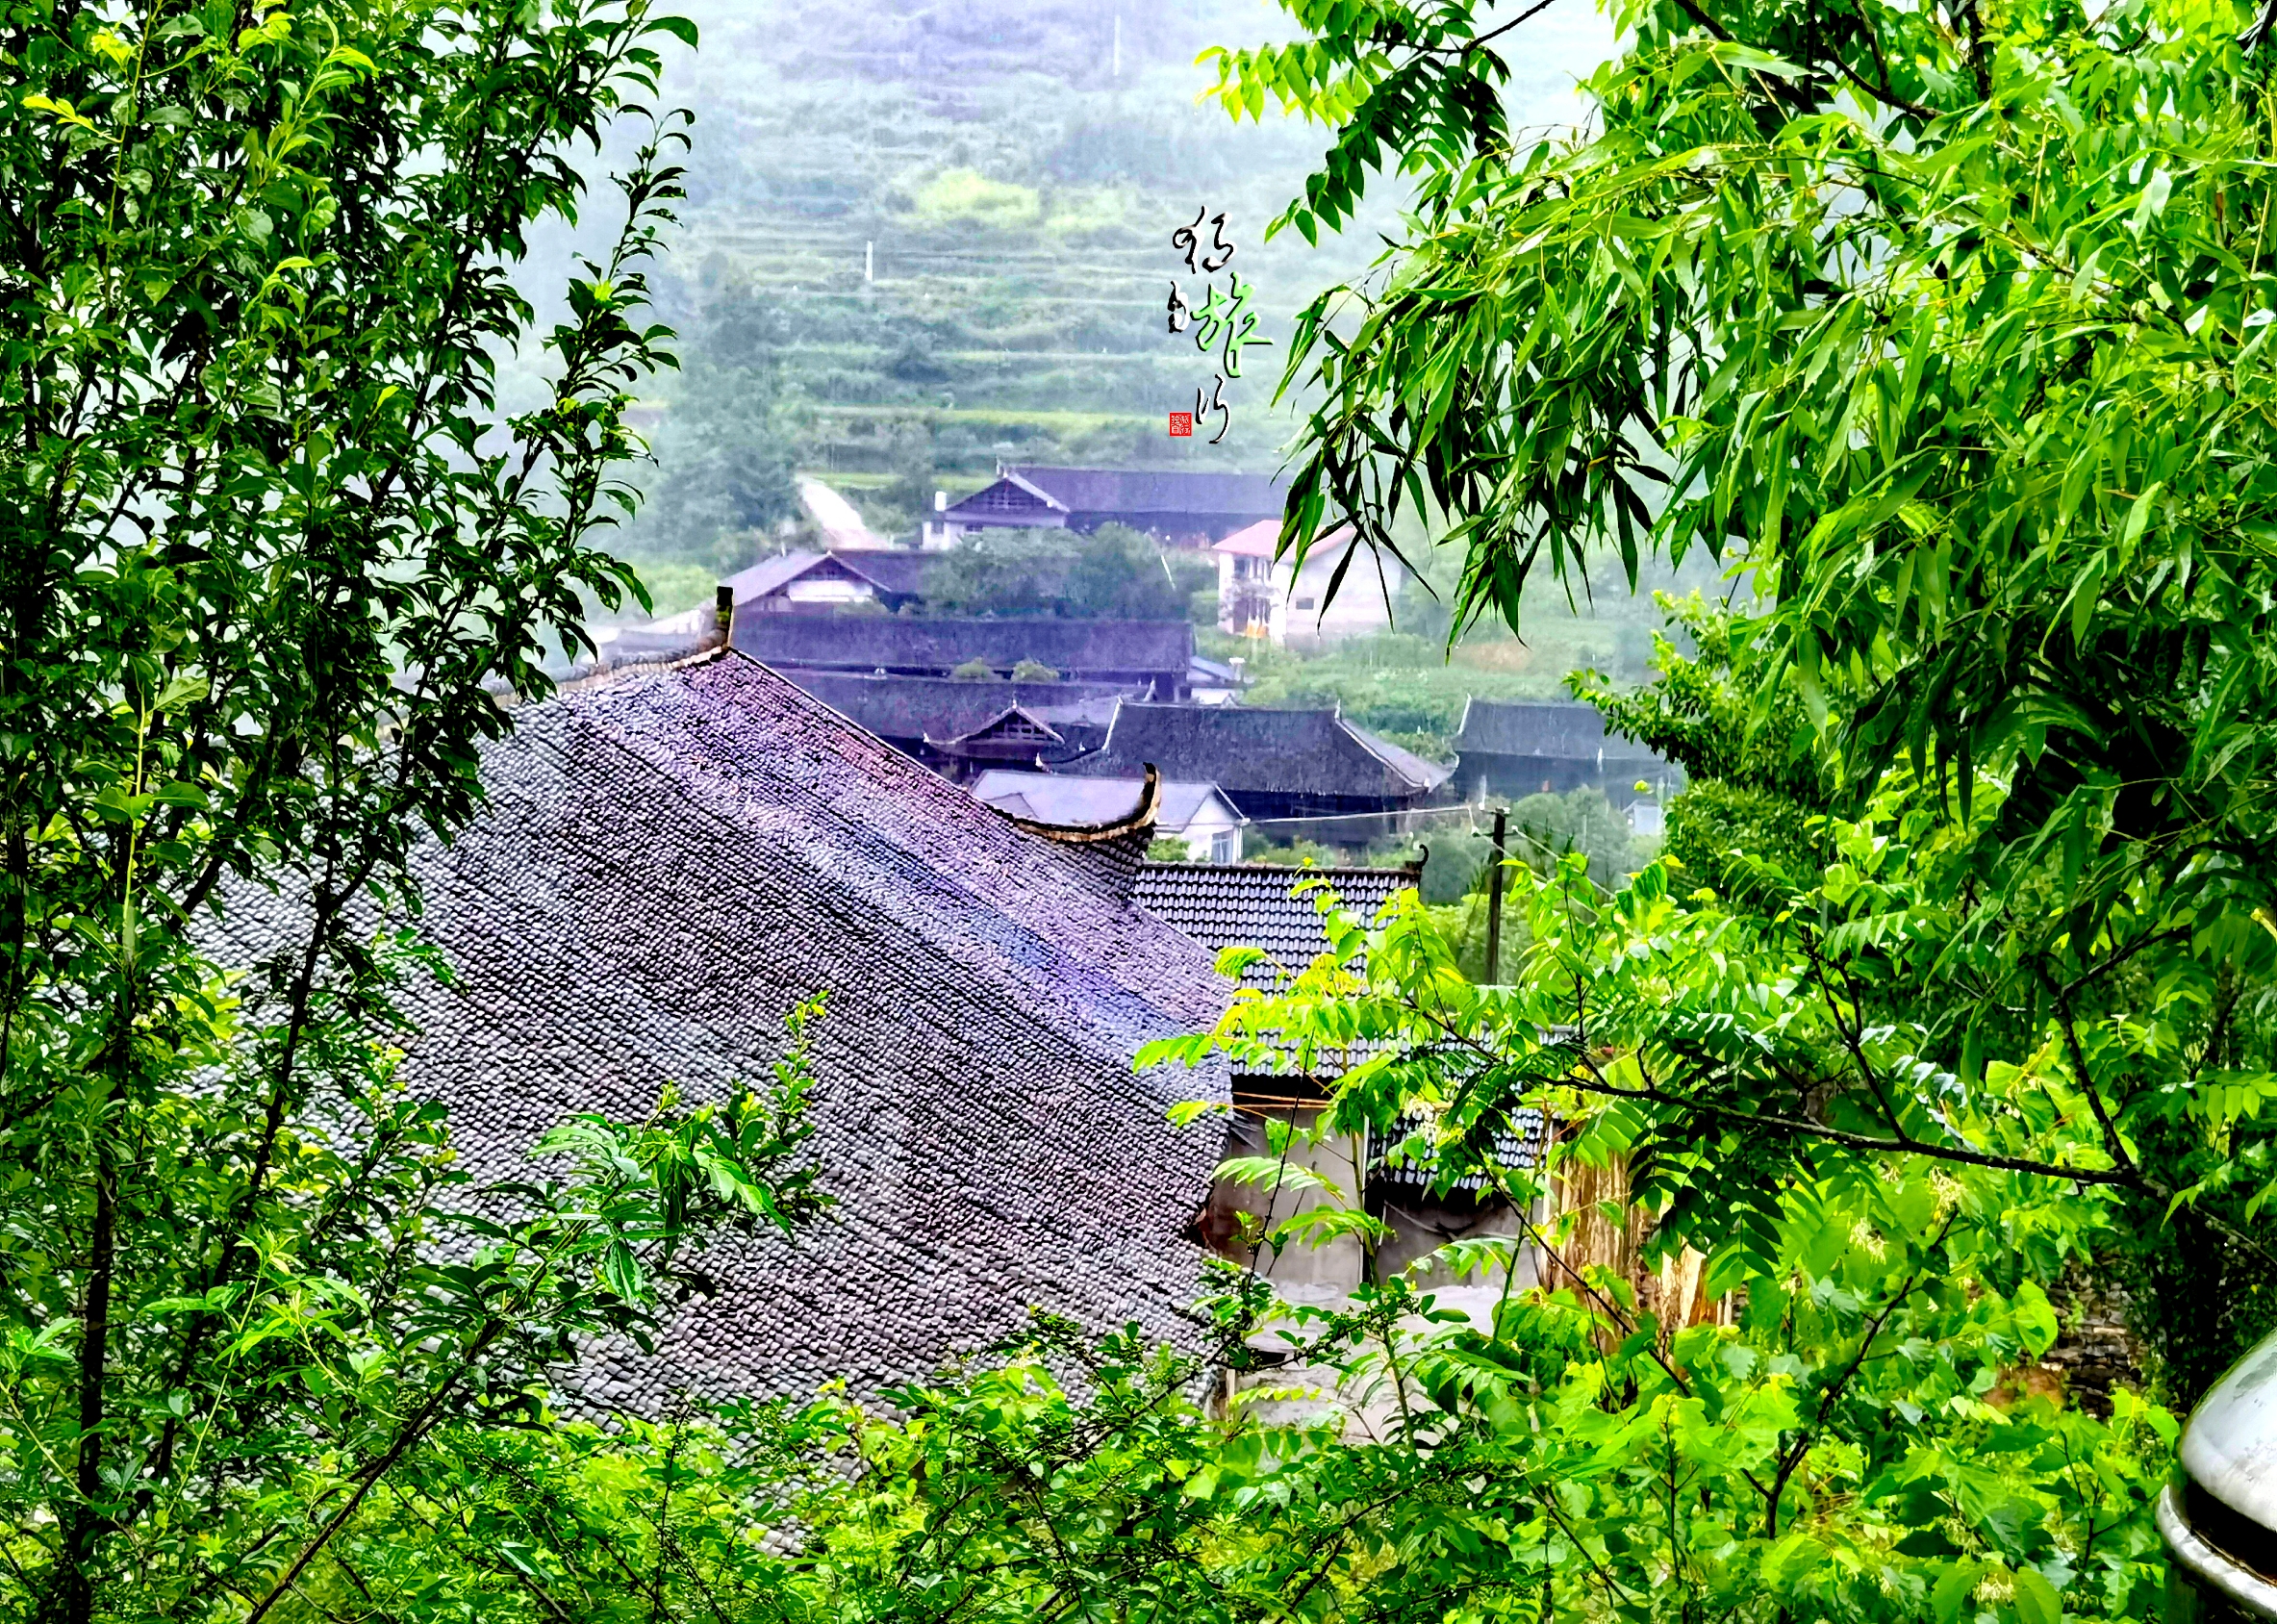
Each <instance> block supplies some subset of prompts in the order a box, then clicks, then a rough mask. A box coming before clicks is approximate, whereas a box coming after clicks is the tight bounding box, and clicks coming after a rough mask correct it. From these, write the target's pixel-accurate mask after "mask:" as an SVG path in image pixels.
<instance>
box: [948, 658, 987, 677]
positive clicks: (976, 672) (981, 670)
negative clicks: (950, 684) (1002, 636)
mask: <svg viewBox="0 0 2277 1624" xmlns="http://www.w3.org/2000/svg"><path fill="white" fill-rule="evenodd" d="M949 675H950V676H952V677H954V678H955V679H956V680H957V681H959V682H994V681H996V680H997V672H996V667H994V666H992V665H990V664H989V663H988V662H987V661H986V660H984V659H982V658H981V657H980V656H979V655H977V654H975V655H974V656H973V657H972V658H971V659H969V660H967V661H965V663H964V664H962V665H960V666H958V667H956V668H955V669H954V670H953V671H951V672H949Z"/></svg>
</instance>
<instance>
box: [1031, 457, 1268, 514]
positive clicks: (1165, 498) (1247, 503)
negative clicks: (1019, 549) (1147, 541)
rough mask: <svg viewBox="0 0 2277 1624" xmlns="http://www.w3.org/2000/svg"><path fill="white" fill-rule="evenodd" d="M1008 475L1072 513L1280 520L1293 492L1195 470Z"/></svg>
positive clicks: (1245, 476)
mask: <svg viewBox="0 0 2277 1624" xmlns="http://www.w3.org/2000/svg"><path fill="white" fill-rule="evenodd" d="M1005 472H1007V473H1010V474H1016V475H1018V476H1019V478H1020V479H1021V480H1022V481H1023V482H1024V483H1025V484H1027V485H1030V486H1033V487H1034V488H1035V489H1036V490H1038V491H1041V492H1043V493H1044V494H1045V495H1048V496H1050V498H1051V500H1052V501H1053V502H1054V503H1056V504H1057V505H1058V506H1060V507H1062V508H1065V509H1067V510H1068V511H1069V512H1071V513H1075V514H1084V513H1160V514H1194V515H1198V516H1204V517H1225V518H1237V517H1253V518H1257V519H1264V518H1268V517H1278V514H1279V513H1280V510H1281V500H1282V498H1283V496H1284V495H1286V493H1287V490H1288V483H1287V481H1285V480H1282V479H1279V478H1277V477H1276V476H1274V475H1272V474H1265V473H1213V472H1208V471H1204V470H1200V469H1120V468H1053V467H1051V466H1050V465H1048V464H1043V463H1013V464H1011V465H1010V466H1008V467H1007V468H1006V469H1005Z"/></svg>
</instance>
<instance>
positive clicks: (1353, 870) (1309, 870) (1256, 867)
mask: <svg viewBox="0 0 2277 1624" xmlns="http://www.w3.org/2000/svg"><path fill="white" fill-rule="evenodd" d="M1147 867H1149V868H1150V869H1214V870H1224V871H1228V872H1239V873H1243V874H1294V875H1313V876H1316V877H1320V878H1327V877H1328V876H1329V875H1340V874H1366V875H1393V874H1397V875H1420V874H1422V873H1423V865H1422V864H1421V863H1404V864H1402V865H1400V866H1399V867H1397V868H1382V867H1379V866H1378V865H1376V864H1373V863H1345V864H1339V865H1337V866H1336V867H1334V868H1326V867H1323V866H1321V865H1320V864H1317V863H1158V862H1154V861H1151V860H1150V861H1149V862H1148V864H1147Z"/></svg>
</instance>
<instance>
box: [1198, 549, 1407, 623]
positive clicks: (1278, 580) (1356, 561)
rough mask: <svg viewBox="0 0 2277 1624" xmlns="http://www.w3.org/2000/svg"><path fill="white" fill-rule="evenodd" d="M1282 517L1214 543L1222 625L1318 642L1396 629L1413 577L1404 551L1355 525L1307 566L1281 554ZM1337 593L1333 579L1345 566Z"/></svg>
mask: <svg viewBox="0 0 2277 1624" xmlns="http://www.w3.org/2000/svg"><path fill="white" fill-rule="evenodd" d="M1278 546H1280V520H1278V519H1265V520H1258V521H1257V522H1256V523H1254V524H1251V525H1247V526H1245V527H1243V528H1242V529H1239V530H1236V531H1234V532H1233V534H1231V535H1230V536H1227V538H1226V539H1225V540H1224V541H1222V542H1219V543H1218V544H1217V545H1216V546H1212V547H1211V548H1210V551H1211V552H1213V553H1215V554H1216V555H1217V560H1218V628H1219V629H1220V630H1221V631H1229V632H1232V633H1233V634H1234V635H1235V636H1237V637H1254V638H1260V639H1262V640H1264V641H1265V642H1267V643H1270V644H1272V645H1273V646H1274V647H1276V648H1280V647H1297V648H1314V647H1321V646H1322V645H1324V644H1329V643H1341V642H1344V641H1346V640H1347V639H1350V638H1354V637H1370V636H1373V635H1375V634H1376V633H1378V632H1381V631H1389V630H1391V629H1392V604H1393V600H1394V599H1395V598H1396V597H1397V596H1399V592H1400V589H1401V587H1402V586H1404V584H1405V583H1406V581H1407V579H1408V573H1407V571H1406V569H1405V568H1404V566H1403V565H1402V564H1401V563H1400V561H1399V560H1398V559H1396V558H1393V557H1390V556H1389V555H1380V556H1379V555H1378V554H1375V553H1371V552H1370V551H1369V550H1368V549H1367V548H1365V547H1361V546H1358V543H1357V541H1356V539H1355V538H1354V534H1353V531H1352V529H1351V527H1350V526H1348V525H1344V526H1339V527H1337V528H1336V529H1333V530H1330V531H1329V532H1328V534H1326V535H1324V536H1322V537H1321V538H1320V539H1319V540H1318V541H1317V542H1315V543H1314V544H1313V545H1312V547H1311V550H1310V551H1308V552H1307V553H1306V554H1305V555H1304V568H1303V569H1302V570H1299V569H1297V568H1295V567H1294V566H1293V565H1292V564H1291V563H1290V562H1289V561H1288V560H1286V559H1277V558H1276V557H1275V556H1274V552H1275V549H1277V548H1278ZM1337 571H1343V572H1344V578H1343V580H1342V581H1341V582H1337V585H1336V591H1335V593H1334V595H1333V596H1330V594H1329V591H1328V587H1329V583H1330V582H1333V581H1336V576H1337Z"/></svg>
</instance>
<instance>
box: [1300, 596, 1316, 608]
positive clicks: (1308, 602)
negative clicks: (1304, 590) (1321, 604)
mask: <svg viewBox="0 0 2277 1624" xmlns="http://www.w3.org/2000/svg"><path fill="white" fill-rule="evenodd" d="M1315 601H1316V600H1315V599H1313V598H1309V597H1300V598H1299V599H1297V607H1298V608H1300V609H1309V608H1311V607H1312V606H1313V603H1314V602H1315Z"/></svg>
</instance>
